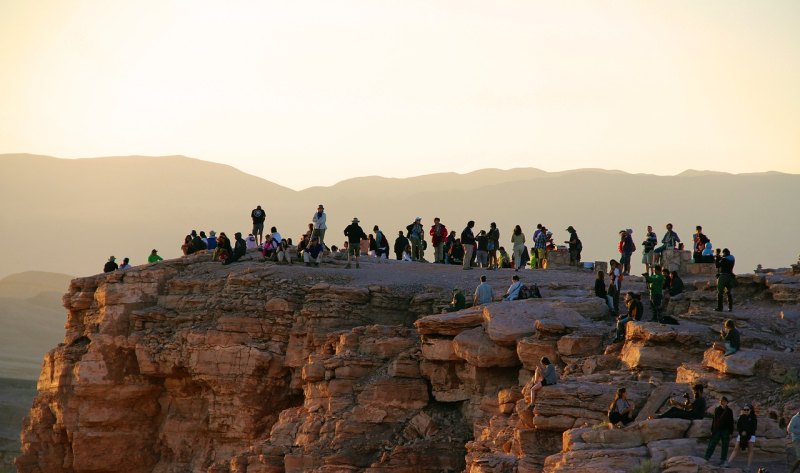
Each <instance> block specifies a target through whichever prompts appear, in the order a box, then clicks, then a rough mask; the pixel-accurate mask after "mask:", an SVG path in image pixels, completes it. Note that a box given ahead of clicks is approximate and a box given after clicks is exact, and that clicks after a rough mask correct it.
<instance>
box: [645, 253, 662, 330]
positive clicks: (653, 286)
mask: <svg viewBox="0 0 800 473" xmlns="http://www.w3.org/2000/svg"><path fill="white" fill-rule="evenodd" d="M642 277H643V278H644V282H645V284H647V291H648V293H649V294H650V307H651V308H652V309H653V319H652V320H653V321H654V322H661V299H662V297H663V294H664V275H662V274H661V266H659V265H656V266H655V274H653V275H652V276H650V275H648V274H647V273H642Z"/></svg>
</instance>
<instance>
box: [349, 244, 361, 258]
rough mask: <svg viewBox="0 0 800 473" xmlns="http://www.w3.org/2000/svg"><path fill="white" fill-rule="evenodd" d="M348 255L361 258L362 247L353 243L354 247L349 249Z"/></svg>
mask: <svg viewBox="0 0 800 473" xmlns="http://www.w3.org/2000/svg"><path fill="white" fill-rule="evenodd" d="M347 254H348V255H353V256H361V247H360V245H359V244H358V243H353V244H352V246H350V247H349V248H347Z"/></svg>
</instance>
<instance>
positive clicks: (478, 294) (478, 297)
mask: <svg viewBox="0 0 800 473" xmlns="http://www.w3.org/2000/svg"><path fill="white" fill-rule="evenodd" d="M492 296H493V292H492V286H490V285H489V283H487V282H486V275H483V276H481V283H480V284H479V285H478V287H476V288H475V294H474V295H473V296H472V304H473V305H482V304H490V303H491V302H492Z"/></svg>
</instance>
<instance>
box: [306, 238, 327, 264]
mask: <svg viewBox="0 0 800 473" xmlns="http://www.w3.org/2000/svg"><path fill="white" fill-rule="evenodd" d="M324 250H325V247H324V246H322V244H321V243H320V242H319V237H317V236H314V237H311V242H310V243H309V244H308V245H306V247H305V248H303V261H305V263H306V266H311V263H312V262H313V263H314V266H319V265H320V263H322V252H323V251H324Z"/></svg>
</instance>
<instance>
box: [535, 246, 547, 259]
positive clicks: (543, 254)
mask: <svg viewBox="0 0 800 473" xmlns="http://www.w3.org/2000/svg"><path fill="white" fill-rule="evenodd" d="M536 257H537V258H539V259H540V260H543V259H547V252H546V251H545V249H544V248H536Z"/></svg>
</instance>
